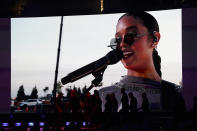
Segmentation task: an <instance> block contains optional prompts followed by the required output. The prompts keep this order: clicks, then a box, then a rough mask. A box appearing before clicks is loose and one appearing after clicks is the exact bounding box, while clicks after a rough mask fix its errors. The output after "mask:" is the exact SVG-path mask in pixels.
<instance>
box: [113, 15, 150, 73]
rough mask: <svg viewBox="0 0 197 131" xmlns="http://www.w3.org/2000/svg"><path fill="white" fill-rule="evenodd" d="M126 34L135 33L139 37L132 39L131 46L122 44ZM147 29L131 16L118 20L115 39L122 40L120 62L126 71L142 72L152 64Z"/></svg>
mask: <svg viewBox="0 0 197 131" xmlns="http://www.w3.org/2000/svg"><path fill="white" fill-rule="evenodd" d="M128 33H136V34H137V35H141V37H136V38H134V42H133V44H132V45H128V44H126V43H125V42H124V38H125V35H126V34H128ZM149 35H150V34H149V32H148V30H147V28H146V27H145V26H144V25H143V24H142V22H141V20H140V19H138V18H134V17H133V16H124V17H123V18H122V19H120V20H119V22H118V24H117V26H116V35H115V37H116V38H118V37H119V38H122V41H121V43H120V49H121V50H122V51H123V54H124V57H123V59H122V60H121V62H122V63H123V65H124V67H125V68H127V69H131V70H135V71H138V72H141V71H142V72H143V70H145V69H146V66H147V65H148V62H149V63H150V62H152V51H153V48H152V44H153V43H152V39H151V38H149Z"/></svg>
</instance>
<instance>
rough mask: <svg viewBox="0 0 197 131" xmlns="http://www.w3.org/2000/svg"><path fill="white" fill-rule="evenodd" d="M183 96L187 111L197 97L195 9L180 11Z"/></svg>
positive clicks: (196, 16) (196, 11)
mask: <svg viewBox="0 0 197 131" xmlns="http://www.w3.org/2000/svg"><path fill="white" fill-rule="evenodd" d="M182 30H183V31H182V36H183V38H182V41H183V42H182V55H183V57H182V59H183V60H182V62H183V95H184V98H185V101H186V105H187V108H188V110H191V108H192V105H193V97H194V96H197V8H188V9H187V8H185V9H183V10H182Z"/></svg>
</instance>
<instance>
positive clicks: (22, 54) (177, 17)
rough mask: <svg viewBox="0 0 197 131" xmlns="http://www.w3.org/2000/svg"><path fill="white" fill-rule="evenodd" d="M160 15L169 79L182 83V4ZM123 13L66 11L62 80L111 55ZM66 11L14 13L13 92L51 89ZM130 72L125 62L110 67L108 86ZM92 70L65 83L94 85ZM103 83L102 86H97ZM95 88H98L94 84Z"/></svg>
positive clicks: (105, 79) (165, 71)
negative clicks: (73, 13)
mask: <svg viewBox="0 0 197 131" xmlns="http://www.w3.org/2000/svg"><path fill="white" fill-rule="evenodd" d="M149 13H151V14H152V15H153V16H155V18H156V19H157V20H158V23H159V27H160V34H161V39H160V42H159V44H158V48H157V49H158V52H159V55H160V56H161V59H162V65H161V66H162V74H163V79H165V80H168V81H171V82H174V83H176V84H179V82H180V81H181V80H182V38H181V36H182V21H181V10H180V9H175V10H166V11H152V12H149ZM121 15H122V14H105V15H81V16H64V23H63V31H62V41H61V52H60V63H59V75H58V81H60V79H61V78H62V77H64V76H66V75H67V74H68V73H70V72H72V71H74V70H76V69H78V68H80V67H82V66H85V65H87V64H89V63H91V62H93V61H95V60H97V59H99V58H101V57H103V56H104V55H106V54H107V53H108V52H109V51H110V50H111V49H110V48H109V47H107V46H108V45H109V44H110V39H111V38H113V37H114V34H115V30H116V24H117V20H118V18H119V17H120V16H121ZM60 21H61V17H60V16H58V17H29V18H28V17H27V18H12V19H11V97H12V98H13V97H16V94H17V91H18V88H19V86H20V85H23V86H24V88H25V93H26V94H30V93H31V91H32V89H33V87H34V86H37V89H38V92H39V94H38V95H39V96H44V95H46V94H44V92H43V89H44V87H46V86H48V87H49V92H48V93H51V91H52V89H53V84H54V75H55V66H56V59H57V48H58V41H59V30H60ZM123 75H126V69H125V68H124V67H123V66H122V64H121V62H119V63H118V64H115V65H110V66H108V67H107V69H106V71H105V73H104V77H103V83H104V86H108V85H111V84H112V83H115V82H118V81H119V80H120V78H121V76H123ZM93 79H94V78H93V77H92V76H91V75H89V76H87V77H84V78H82V79H80V80H78V81H76V82H73V83H70V84H67V85H65V86H64V87H63V88H62V91H63V93H64V91H65V88H66V87H67V86H69V85H74V84H75V85H76V86H77V87H78V86H81V87H83V86H84V85H85V84H86V85H87V86H89V85H90V84H91V81H92V80H93ZM96 89H99V88H96ZM93 90H94V89H93Z"/></svg>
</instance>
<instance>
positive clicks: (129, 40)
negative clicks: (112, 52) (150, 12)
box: [108, 32, 149, 49]
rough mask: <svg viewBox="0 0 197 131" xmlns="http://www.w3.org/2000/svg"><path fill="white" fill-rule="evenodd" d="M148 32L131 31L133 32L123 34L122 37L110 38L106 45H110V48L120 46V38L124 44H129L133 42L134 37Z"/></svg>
mask: <svg viewBox="0 0 197 131" xmlns="http://www.w3.org/2000/svg"><path fill="white" fill-rule="evenodd" d="M148 34H149V33H146V34H137V33H133V32H131V33H127V34H126V35H125V36H124V39H123V38H121V37H116V38H112V39H111V41H110V45H109V46H108V47H111V48H112V49H118V48H120V44H121V42H122V40H123V41H124V43H125V44H127V45H129V46H131V45H133V43H134V42H135V40H136V38H140V37H143V36H145V35H148Z"/></svg>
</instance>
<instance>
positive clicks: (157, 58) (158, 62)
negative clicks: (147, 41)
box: [153, 48, 162, 77]
mask: <svg viewBox="0 0 197 131" xmlns="http://www.w3.org/2000/svg"><path fill="white" fill-rule="evenodd" d="M153 63H154V66H155V70H156V71H157V73H158V74H159V76H160V77H161V76H162V73H161V57H160V56H159V54H158V52H157V50H156V49H155V48H154V49H153Z"/></svg>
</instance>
